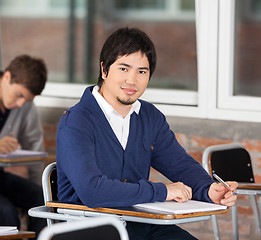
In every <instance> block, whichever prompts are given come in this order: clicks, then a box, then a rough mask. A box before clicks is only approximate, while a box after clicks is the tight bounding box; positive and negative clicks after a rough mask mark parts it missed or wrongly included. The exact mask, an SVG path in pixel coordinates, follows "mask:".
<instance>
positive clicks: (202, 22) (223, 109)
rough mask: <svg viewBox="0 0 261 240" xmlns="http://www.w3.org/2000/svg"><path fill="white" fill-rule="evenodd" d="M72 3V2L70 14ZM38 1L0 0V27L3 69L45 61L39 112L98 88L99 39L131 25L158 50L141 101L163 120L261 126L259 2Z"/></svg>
mask: <svg viewBox="0 0 261 240" xmlns="http://www.w3.org/2000/svg"><path fill="white" fill-rule="evenodd" d="M26 2H27V3H29V2H30V3H31V4H32V5H30V6H31V8H32V9H33V8H35V12H37V11H38V12H37V13H38V14H35V15H34V16H33V15H32V16H30V18H29V17H28V16H27V17H25V16H24V15H22V14H20V15H19V14H18V10H17V9H19V8H20V9H26V8H25V5H24V4H25V3H26ZM72 2H74V3H77V4H76V5H74V7H73V8H72V5H70V4H72ZM86 2H87V3H88V4H86ZM38 3H39V4H40V5H41V7H39V5H37V6H36V4H35V1H29V0H28V1H25V0H20V1H19V0H8V1H7V0H3V1H1V2H0V4H1V8H0V9H1V10H2V11H1V12H2V13H3V12H4V14H2V15H1V18H0V24H1V28H0V29H1V43H2V49H1V50H2V59H3V65H4V64H5V63H7V62H9V61H10V60H11V58H13V57H14V56H15V55H17V54H20V53H23V52H26V53H29V54H32V55H36V56H42V57H43V58H44V59H45V60H46V62H47V63H48V68H49V72H50V74H49V83H48V84H47V86H46V88H45V90H44V93H43V96H42V97H38V98H36V103H37V104H38V105H39V106H56V107H59V106H62V107H70V106H71V105H73V104H74V103H75V102H77V101H78V98H79V97H80V96H81V94H82V92H83V90H84V88H85V87H86V86H87V85H88V84H94V83H96V79H97V75H98V71H99V67H98V64H99V63H98V59H99V53H100V49H101V47H102V45H103V43H104V40H105V39H106V38H107V36H108V35H109V34H110V33H111V32H112V31H114V30H115V29H116V28H118V27H123V26H129V27H138V28H141V29H143V30H144V31H145V32H146V33H147V34H148V35H149V36H150V37H151V38H152V40H153V42H154V43H155V46H156V49H157V54H158V65H157V68H156V71H155V73H154V75H153V77H152V79H151V81H150V83H149V88H148V89H147V91H146V92H145V94H144V96H143V98H144V99H145V100H148V101H150V102H152V103H154V104H155V105H156V106H157V107H158V108H159V109H160V110H161V111H163V113H165V114H166V115H168V116H172V115H173V116H185V117H197V118H210V119H226V120H235V121H253V122H261V89H260V88H261V87H260V86H261V84H260V81H261V80H260V78H261V72H260V69H261V68H260V67H259V55H258V53H259V52H260V50H259V49H260V48H261V44H260V42H261V41H260V40H259V35H260V34H259V33H260V32H261V29H260V28H261V21H260V20H261V17H260V16H261V15H260V12H261V0H249V1H245V0H229V1H228V0H212V1H209V0H195V1H194V0H157V1H154V0H139V1H136V0H120V1H118V0H96V1H94V0H89V1H84V0H78V1H73V0H70V1H69V0H67V1H65V0H48V1H47V0H39V1H38ZM3 9H6V10H8V9H9V10H10V12H8V11H3ZM11 9H13V10H12V11H13V13H11ZM37 9H38V10H37ZM47 9H48V10H47ZM195 10H196V11H195ZM19 11H20V10H19ZM52 11H53V13H57V14H56V15H55V14H54V15H52V14H51V12H52ZM21 12H22V10H21ZM30 12H33V11H32V10H30V11H29V10H28V14H27V15H30V14H29V13H30ZM41 12H42V14H40V13H41ZM44 12H45V15H44ZM47 12H48V14H49V15H48V14H47ZM62 12H63V14H62ZM65 12H66V14H65ZM80 12H82V14H80ZM195 13H196V15H195ZM8 14H9V15H8ZM70 16H73V17H70ZM195 19H196V21H195ZM86 23H87V24H86ZM195 23H196V27H195ZM69 36H70V37H69ZM54 53H55V54H54ZM70 62H71V64H73V66H71V65H70ZM70 67H72V68H71V69H72V71H71V73H72V72H73V75H72V77H71V76H70V74H69V73H68V69H69V68H70ZM86 69H88V71H87V73H86ZM75 83H77V84H75Z"/></svg>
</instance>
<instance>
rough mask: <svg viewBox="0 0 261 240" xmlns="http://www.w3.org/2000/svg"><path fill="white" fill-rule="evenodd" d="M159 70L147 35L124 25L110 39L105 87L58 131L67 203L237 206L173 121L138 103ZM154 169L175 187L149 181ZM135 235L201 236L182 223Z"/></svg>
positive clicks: (147, 227)
mask: <svg viewBox="0 0 261 240" xmlns="http://www.w3.org/2000/svg"><path fill="white" fill-rule="evenodd" d="M155 66H156V53H155V48H154V45H153V43H152V42H151V40H150V39H149V37H148V36H147V35H146V34H145V33H144V32H142V31H140V30H138V29H128V28H123V29H119V30H117V31H115V32H114V33H113V34H112V35H111V36H110V37H109V38H108V39H107V40H106V42H105V44H104V46H103V48H102V51H101V54H100V75H99V79H98V86H95V87H88V88H87V89H86V90H85V92H84V94H83V96H82V98H81V100H80V102H79V103H78V104H76V105H75V106H74V107H72V108H71V109H69V110H68V111H66V112H65V113H64V115H63V117H62V118H61V120H60V123H59V126H58V133H57V173H58V197H59V200H60V201H62V202H70V203H76V204H85V205H87V206H88V207H120V206H130V205H134V204H138V203H146V202H155V201H165V200H175V201H178V202H184V201H187V200H189V199H191V198H193V199H197V200H202V201H207V202H214V203H221V204H224V205H227V206H232V205H234V204H235V201H236V196H235V195H234V194H233V193H232V192H231V191H228V190H226V189H225V187H224V186H222V185H221V184H217V183H214V181H213V180H212V178H211V177H210V176H209V175H208V174H207V173H206V172H205V171H204V169H203V168H202V167H201V165H200V164H199V163H197V162H196V161H195V160H194V159H193V158H192V157H190V156H189V155H188V154H187V153H186V152H185V150H184V149H183V148H182V147H181V146H180V145H179V143H178V142H177V140H176V138H175V135H174V133H173V132H172V131H171V130H170V129H169V125H168V124H167V122H166V119H165V116H164V115H163V114H162V113H161V112H160V111H159V110H157V109H156V108H155V107H154V106H153V105H152V104H150V103H148V102H145V101H142V100H138V99H139V97H140V96H141V95H142V94H143V92H144V91H145V89H146V87H147V84H148V82H149V79H150V77H151V76H152V74H153V72H154V70H155ZM151 166H152V167H153V168H155V169H156V170H158V171H159V172H161V173H162V174H163V175H165V176H166V177H167V178H169V179H170V180H171V181H172V182H173V183H171V184H167V185H165V184H163V183H160V182H158V183H153V182H151V181H149V180H148V178H149V173H150V167H151ZM228 184H229V186H230V187H231V189H232V190H235V189H236V187H237V183H236V182H228ZM127 230H128V233H129V237H130V239H157V240H158V239H164V240H166V239H182V240H184V239H195V238H194V237H193V236H191V235H190V234H189V233H188V232H186V231H184V230H183V229H181V228H179V227H177V226H157V225H151V224H140V223H130V222H128V223H127Z"/></svg>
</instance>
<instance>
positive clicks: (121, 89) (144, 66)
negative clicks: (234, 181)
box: [100, 52, 150, 109]
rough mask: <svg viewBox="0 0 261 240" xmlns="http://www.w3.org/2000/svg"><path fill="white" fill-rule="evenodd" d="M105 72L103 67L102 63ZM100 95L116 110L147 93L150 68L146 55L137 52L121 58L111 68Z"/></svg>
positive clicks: (104, 73) (103, 74)
mask: <svg viewBox="0 0 261 240" xmlns="http://www.w3.org/2000/svg"><path fill="white" fill-rule="evenodd" d="M101 68H102V70H103V65H102V63H101ZM102 77H103V79H104V82H103V84H102V86H101V89H100V93H101V94H102V95H103V97H104V98H105V99H106V101H107V102H108V103H110V104H111V105H112V106H113V107H114V108H115V109H117V106H121V105H131V104H133V103H134V102H135V101H136V100H137V99H138V98H139V97H140V96H141V95H142V94H143V93H144V91H145V89H146V87H147V85H148V82H149V78H150V66H149V62H148V59H147V56H146V55H145V54H142V53H141V52H135V53H132V54H129V55H125V56H121V57H119V58H118V59H117V60H116V61H115V62H114V63H113V64H112V65H111V66H110V69H109V72H108V75H107V77H106V72H104V71H103V72H102Z"/></svg>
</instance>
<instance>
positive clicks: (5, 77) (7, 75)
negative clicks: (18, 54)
mask: <svg viewBox="0 0 261 240" xmlns="http://www.w3.org/2000/svg"><path fill="white" fill-rule="evenodd" d="M3 80H5V81H7V82H9V83H10V82H11V73H10V71H5V72H4V74H3Z"/></svg>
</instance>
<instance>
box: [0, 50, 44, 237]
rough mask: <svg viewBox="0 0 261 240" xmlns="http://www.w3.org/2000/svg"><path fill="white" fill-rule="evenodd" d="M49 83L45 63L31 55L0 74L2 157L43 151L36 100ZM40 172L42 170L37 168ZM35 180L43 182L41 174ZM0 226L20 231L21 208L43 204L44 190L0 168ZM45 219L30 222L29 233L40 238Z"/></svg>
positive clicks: (16, 60)
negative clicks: (21, 152)
mask: <svg viewBox="0 0 261 240" xmlns="http://www.w3.org/2000/svg"><path fill="white" fill-rule="evenodd" d="M46 79H47V70H46V66H45V64H44V62H43V61H42V60H40V59H37V58H32V57H30V56H28V55H21V56H18V57H16V58H15V59H14V60H13V61H11V63H10V64H9V66H8V67H7V68H6V69H5V71H4V72H1V73H0V131H1V132H0V153H4V154H7V153H10V152H12V151H14V150H16V149H17V148H22V149H26V150H35V151H42V150H43V149H44V145H43V132H42V128H41V123H40V119H39V117H38V114H37V109H36V107H35V105H34V104H33V102H32V100H33V99H34V97H35V96H36V95H39V94H41V92H42V90H43V89H44V86H45V83H46ZM36 168H39V166H36ZM30 170H32V171H29V175H30V177H31V179H34V180H35V181H36V179H37V178H38V179H40V178H41V173H39V172H38V174H36V175H33V173H35V172H34V171H33V170H34V169H30ZM0 182H1V184H0V225H4V226H6V225H9V226H13V225H14V226H17V227H18V228H19V227H20V220H19V215H18V212H17V207H18V208H21V209H23V210H25V211H28V209H30V208H31V207H35V206H39V205H42V204H43V195H42V189H41V187H40V186H39V185H38V184H36V183H34V182H32V181H30V180H28V179H25V178H21V177H18V176H16V175H14V174H11V173H8V172H5V171H4V170H3V169H1V168H0ZM45 222H46V221H44V220H43V219H37V218H29V225H28V229H29V230H31V231H35V232H36V235H38V233H39V232H40V231H41V229H42V228H43V227H44V226H45V225H46V224H45Z"/></svg>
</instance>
